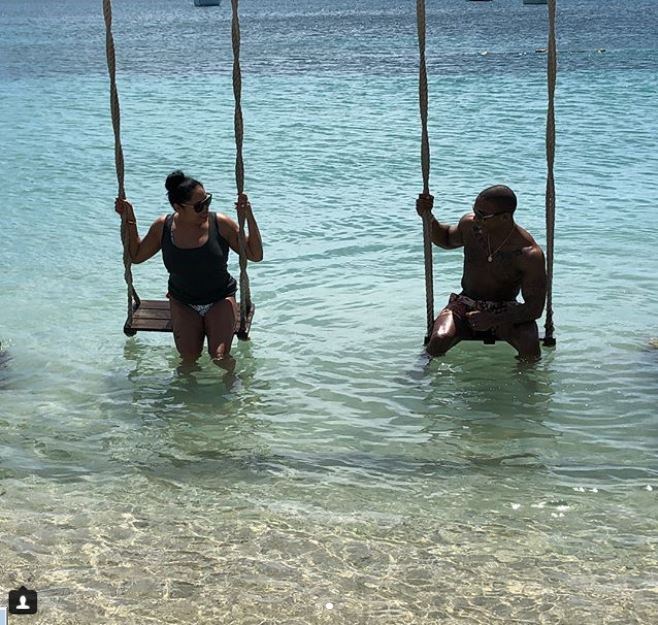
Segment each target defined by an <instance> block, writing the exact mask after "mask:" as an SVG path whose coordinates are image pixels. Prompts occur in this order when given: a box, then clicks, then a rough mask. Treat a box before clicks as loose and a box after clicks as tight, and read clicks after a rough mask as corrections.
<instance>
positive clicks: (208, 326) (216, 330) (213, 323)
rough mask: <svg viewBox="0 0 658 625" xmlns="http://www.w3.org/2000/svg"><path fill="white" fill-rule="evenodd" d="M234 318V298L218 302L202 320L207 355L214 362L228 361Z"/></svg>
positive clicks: (235, 311)
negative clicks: (206, 340) (206, 343)
mask: <svg viewBox="0 0 658 625" xmlns="http://www.w3.org/2000/svg"><path fill="white" fill-rule="evenodd" d="M236 318H237V304H236V303H235V297H227V298H225V299H223V300H220V301H219V302H217V303H216V304H215V305H214V306H213V307H212V308H211V309H210V310H209V311H208V312H207V313H206V316H205V317H204V318H203V323H204V329H205V333H206V336H207V337H208V353H209V354H210V357H211V358H212V359H213V360H214V361H216V362H218V361H219V362H221V361H223V360H229V359H230V358H229V354H230V352H231V344H232V343H233V333H234V332H235V320H236Z"/></svg>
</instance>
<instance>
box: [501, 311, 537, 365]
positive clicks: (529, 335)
mask: <svg viewBox="0 0 658 625" xmlns="http://www.w3.org/2000/svg"><path fill="white" fill-rule="evenodd" d="M496 336H498V337H499V338H501V339H504V340H505V341H507V342H508V343H509V344H510V345H511V346H512V347H513V348H514V349H516V351H517V352H518V358H519V360H524V361H527V362H535V361H537V360H539V359H540V358H541V349H540V347H539V330H538V329H537V324H536V322H534V321H529V322H528V323H520V324H518V325H514V326H504V327H503V326H501V327H499V328H497V329H496Z"/></svg>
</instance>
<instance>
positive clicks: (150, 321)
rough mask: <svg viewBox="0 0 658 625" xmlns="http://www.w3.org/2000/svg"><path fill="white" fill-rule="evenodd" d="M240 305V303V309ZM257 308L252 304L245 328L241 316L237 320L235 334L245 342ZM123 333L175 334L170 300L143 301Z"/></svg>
mask: <svg viewBox="0 0 658 625" xmlns="http://www.w3.org/2000/svg"><path fill="white" fill-rule="evenodd" d="M239 306H240V304H239V303H238V309H239ZM255 311H256V306H255V305H254V303H253V302H252V303H251V306H250V308H249V311H248V312H247V318H246V319H245V327H244V328H243V329H240V316H239V315H238V318H237V319H236V320H235V330H234V332H235V334H236V335H237V337H238V338H239V339H241V340H243V341H246V340H248V339H249V331H250V330H251V322H252V321H253V319H254V312H255ZM123 331H124V333H125V334H127V335H128V336H135V334H137V332H173V329H172V327H171V313H170V310H169V300H156V299H143V300H141V301H140V302H139V304H135V305H134V307H133V319H132V323H130V322H129V321H126V323H125V325H124V326H123Z"/></svg>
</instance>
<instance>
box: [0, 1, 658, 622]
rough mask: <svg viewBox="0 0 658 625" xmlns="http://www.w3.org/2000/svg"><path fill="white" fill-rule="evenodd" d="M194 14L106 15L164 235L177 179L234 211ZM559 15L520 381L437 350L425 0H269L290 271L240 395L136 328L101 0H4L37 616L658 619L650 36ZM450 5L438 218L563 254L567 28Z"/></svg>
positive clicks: (19, 361) (571, 7)
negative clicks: (129, 335) (547, 334)
mask: <svg viewBox="0 0 658 625" xmlns="http://www.w3.org/2000/svg"><path fill="white" fill-rule="evenodd" d="M188 4H191V3H187V2H182V1H181V2H174V1H164V0H162V1H160V0H158V1H157V2H154V1H152V2H145V1H144V2H141V1H139V2H138V1H134V2H115V5H116V6H115V37H116V43H117V49H118V54H119V60H118V63H119V90H120V96H121V103H122V113H123V116H122V132H123V143H124V149H125V153H126V160H127V181H126V182H127V189H128V194H129V196H130V198H131V199H132V200H133V201H134V203H135V205H136V210H137V213H138V218H139V221H140V226H141V227H142V228H144V227H145V225H146V224H148V223H149V222H150V221H151V220H152V219H154V218H155V217H156V216H157V215H158V214H160V213H161V212H163V211H164V210H165V209H166V206H165V201H164V187H163V182H164V177H165V176H166V174H167V173H168V172H169V171H170V170H171V169H173V168H175V167H178V166H183V167H184V168H185V169H187V170H189V171H190V172H191V173H193V174H195V175H196V176H197V177H199V178H200V179H201V180H203V181H204V182H205V184H206V186H207V188H209V189H210V190H211V191H213V192H214V193H216V194H217V197H219V198H220V204H219V206H220V210H221V207H222V206H223V210H225V211H226V212H231V206H230V204H231V202H232V196H233V188H234V182H233V179H232V175H233V171H232V170H233V158H234V154H233V149H234V148H233V138H232V132H233V131H232V106H233V104H232V95H231V83H230V63H231V57H230V54H231V52H230V33H229V10H228V6H224V7H221V8H220V9H219V10H213V9H210V10H193V9H192V8H191V7H189V6H188ZM561 4H564V5H565V6H564V7H561V10H560V23H559V28H560V51H561V56H560V77H559V82H558V126H559V128H558V157H557V172H556V173H557V184H558V223H557V232H558V234H557V241H556V248H557V251H556V279H555V314H556V325H557V338H558V349H557V350H555V351H548V352H545V357H544V359H543V361H542V362H541V363H540V364H539V365H537V366H536V367H533V368H521V367H519V366H518V365H517V364H516V362H515V361H514V359H513V357H512V351H511V349H510V348H508V347H506V346H504V345H500V346H495V347H493V348H490V347H486V348H485V347H483V346H479V345H464V346H460V347H458V348H456V349H455V350H454V351H453V352H451V353H450V355H449V356H448V357H447V358H445V359H444V360H443V361H441V362H433V363H429V364H428V363H427V361H426V360H425V359H424V358H423V357H422V355H421V341H422V334H423V326H424V315H425V312H424V284H423V267H422V246H421V234H420V227H419V226H420V224H419V223H418V219H417V218H416V217H415V213H414V210H413V202H414V197H415V195H416V194H417V193H418V192H419V191H420V190H421V183H420V166H419V163H418V151H419V147H418V135H419V130H418V127H419V122H418V112H417V109H418V105H417V100H416V97H417V95H416V93H417V84H416V80H417V79H416V72H417V67H416V64H417V58H416V55H417V50H416V42H415V22H414V15H413V8H414V7H413V5H414V3H411V2H410V3H400V2H391V3H386V4H382V3H374V2H366V3H360V4H359V5H358V6H357V5H356V3H350V2H347V1H345V2H341V3H333V4H332V5H331V7H330V8H328V7H327V6H326V5H323V4H321V3H317V2H305V3H294V2H284V3H276V4H275V3H272V2H266V1H264V2H260V3H259V4H258V5H257V6H250V3H247V2H244V5H245V6H244V7H243V9H242V13H243V21H242V33H243V39H244V41H243V51H242V56H243V58H242V62H243V70H244V85H243V88H244V93H243V99H244V103H243V104H244V113H245V123H246V135H245V160H246V174H247V190H248V191H249V193H250V196H251V198H252V202H253V204H254V208H255V210H256V211H257V215H258V218H259V223H260V224H261V228H262V230H263V232H264V237H265V245H266V260H265V261H264V262H263V263H262V264H261V265H258V266H252V267H251V270H250V276H251V282H252V289H253V293H254V297H255V299H256V302H257V306H258V310H257V320H256V325H255V327H254V330H253V335H252V339H253V340H252V341H251V342H250V343H248V344H238V345H236V347H235V355H236V357H237V359H238V367H237V371H236V379H235V380H233V381H232V382H229V383H227V382H226V381H225V380H222V379H221V378H220V376H219V375H218V372H217V371H216V370H215V369H214V368H213V367H212V365H211V364H210V363H209V362H208V361H207V359H204V360H203V361H202V363H201V369H200V371H198V372H195V373H193V374H192V375H190V376H182V375H180V374H179V373H178V372H177V358H176V353H175V350H174V349H173V347H172V345H171V337H169V336H146V337H144V336H140V337H138V338H136V339H130V340H126V339H125V337H124V336H123V334H122V333H121V326H122V324H123V318H124V315H125V302H124V299H125V293H124V288H125V287H124V285H123V278H122V267H121V259H120V254H121V250H120V242H119V235H118V224H117V220H116V219H115V215H114V214H113V212H112V202H113V197H114V195H115V193H116V191H115V189H116V183H115V179H114V172H113V160H112V159H113V154H112V133H111V126H110V121H109V113H108V104H107V101H108V96H107V77H106V69H105V65H104V63H105V61H104V56H103V54H104V49H103V23H102V14H101V12H100V6H99V5H100V3H95V2H88V1H81V0H78V1H75V2H63V3H61V7H62V8H61V10H60V11H59V12H58V13H57V14H56V15H55V14H52V12H49V11H48V10H47V7H48V6H49V5H48V4H46V3H43V2H31V3H22V2H21V3H19V2H16V1H14V0H8V1H5V2H3V4H2V8H1V9H0V28H1V29H2V33H3V36H2V39H0V82H1V84H2V93H3V98H2V99H0V119H2V120H3V123H2V137H3V145H4V147H5V149H4V150H2V152H0V166H2V169H3V170H4V172H5V176H4V179H5V185H4V189H5V201H4V206H5V208H4V209H3V213H2V214H3V225H4V226H5V236H4V237H3V245H2V247H0V262H1V263H2V268H3V271H2V272H0V302H1V313H0V324H1V326H0V340H1V341H2V344H3V346H4V347H5V348H6V350H7V355H5V356H3V363H4V364H3V367H2V369H0V371H1V373H0V458H1V464H0V493H2V494H1V495H0V504H1V506H2V507H1V508H0V509H1V512H0V535H1V540H0V563H2V564H1V565H0V590H1V589H2V588H5V589H8V588H9V587H13V586H15V585H17V584H18V583H23V582H29V584H31V585H33V586H35V587H36V588H37V589H38V590H39V591H40V592H41V595H40V610H41V616H40V617H39V618H37V619H35V622H43V623H46V622H47V623H49V624H50V623H89V622H107V623H150V622H152V623H160V622H179V623H196V622H199V623H216V622H225V623H261V622H273V623H276V622H282V623H283V622H285V623H323V622H336V623H355V622H358V623H368V622H375V621H377V622H380V623H381V622H384V623H433V622H437V623H490V622H500V623H508V622H515V621H517V622H533V623H556V622H563V623H576V622H578V623H580V622H594V621H596V622H601V623H619V622H623V623H652V622H654V621H655V620H656V616H658V614H657V611H656V608H655V604H656V600H655V599H656V587H657V586H658V562H657V559H656V535H657V534H658V533H657V532H656V529H657V528H656V520H655V519H656V513H657V512H658V506H657V505H656V489H657V488H658V461H657V458H656V445H657V443H658V427H657V426H658V421H657V417H656V408H655V407H656V400H657V399H658V390H657V389H658V385H657V381H658V350H656V349H652V348H651V347H650V346H649V340H650V338H651V337H652V336H656V335H658V328H656V324H655V318H656V315H657V314H658V296H656V290H655V275H656V272H657V270H658V259H657V257H656V254H655V247H656V241H657V239H658V228H657V227H656V226H655V219H654V216H653V205H654V202H653V199H652V198H653V195H654V194H653V186H654V185H653V182H654V179H655V171H656V165H657V159H656V157H655V147H654V144H655V128H656V125H657V122H658V114H657V113H656V107H655V97H656V93H657V87H658V79H657V78H656V76H657V75H658V74H657V72H656V65H657V60H658V52H657V49H656V41H657V38H656V32H657V31H658V28H657V23H658V17H657V14H656V8H655V7H654V6H653V4H652V3H651V2H637V3H633V4H632V5H630V4H628V3H622V2H610V3H607V4H606V6H605V10H601V5H600V4H598V3H595V2H585V1H582V2H571V3H568V4H567V3H566V2H564V3H561ZM58 6H59V5H58ZM428 8H429V16H430V17H429V36H430V39H429V41H428V57H429V59H430V73H431V83H430V98H431V100H430V107H431V114H430V115H431V120H430V121H431V128H430V132H431V145H432V151H433V152H432V157H433V165H432V184H431V186H432V189H433V191H434V193H435V194H436V196H437V205H438V209H437V210H438V212H439V214H440V215H443V216H444V218H445V219H446V220H448V221H456V220H457V219H458V218H459V216H460V215H461V214H463V213H464V212H466V211H467V210H468V208H469V206H470V204H471V202H472V198H473V197H474V195H475V194H476V193H477V192H478V191H479V190H480V189H481V188H482V187H484V186H486V185H487V184H491V183H492V182H498V181H501V182H506V183H508V184H510V185H511V186H512V187H513V188H515V190H517V192H518V194H519V197H520V202H521V204H520V208H519V212H518V219H519V222H520V223H522V224H523V225H525V226H526V227H527V228H528V229H529V230H530V231H531V232H532V233H533V234H535V235H536V237H537V239H538V240H539V241H541V242H542V243H543V242H544V240H545V236H544V226H543V188H544V175H545V165H544V156H543V135H544V115H545V91H546V87H545V69H544V64H545V57H544V56H543V55H540V54H536V53H535V49H537V48H540V47H544V46H545V24H544V22H543V20H544V17H545V8H540V7H523V6H522V5H520V2H519V3H516V2H511V1H504V0H500V1H498V0H497V2H492V3H486V4H482V5H481V6H480V3H466V2H457V1H456V0H455V1H454V2H445V3H441V4H440V5H439V4H436V6H434V5H433V4H432V3H429V5H428ZM601 48H605V52H602V53H598V52H596V50H598V49H601ZM485 51H486V52H488V54H486V55H483V54H482V52H485ZM435 262H436V269H435V273H436V292H437V303H436V307H437V308H438V307H439V306H440V305H441V304H442V303H443V302H444V301H445V299H446V297H447V294H448V293H449V292H450V291H451V290H455V289H456V288H457V287H458V281H459V275H460V268H461V259H460V255H459V253H442V252H439V253H438V254H437V255H435ZM233 266H234V268H235V270H236V272H237V263H234V265H233ZM135 276H136V284H137V287H138V290H139V291H140V293H141V294H142V295H144V296H154V297H160V296H161V295H162V293H163V290H164V286H165V283H166V276H165V273H164V269H163V267H162V266H161V263H160V262H159V261H158V260H155V259H154V260H153V261H151V262H149V263H147V264H145V265H142V266H140V267H137V268H135ZM327 602H331V603H332V604H333V608H332V609H327V608H326V604H327Z"/></svg>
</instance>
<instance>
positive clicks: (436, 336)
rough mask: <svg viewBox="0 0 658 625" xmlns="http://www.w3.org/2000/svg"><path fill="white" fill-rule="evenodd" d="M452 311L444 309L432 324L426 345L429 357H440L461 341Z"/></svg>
mask: <svg viewBox="0 0 658 625" xmlns="http://www.w3.org/2000/svg"><path fill="white" fill-rule="evenodd" d="M457 323H458V322H457V321H456V320H455V317H454V314H453V312H452V310H450V309H449V308H444V309H443V310H442V311H441V312H440V313H439V316H438V317H437V318H436V321H435V322H434V326H433V327H432V335H431V336H430V340H429V342H428V343H427V348H426V349H427V353H428V354H429V355H430V356H442V355H443V354H445V353H446V352H447V351H448V350H449V349H451V348H452V347H454V346H455V345H457V343H459V341H460V340H461V337H460V335H459V329H458V327H457Z"/></svg>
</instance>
